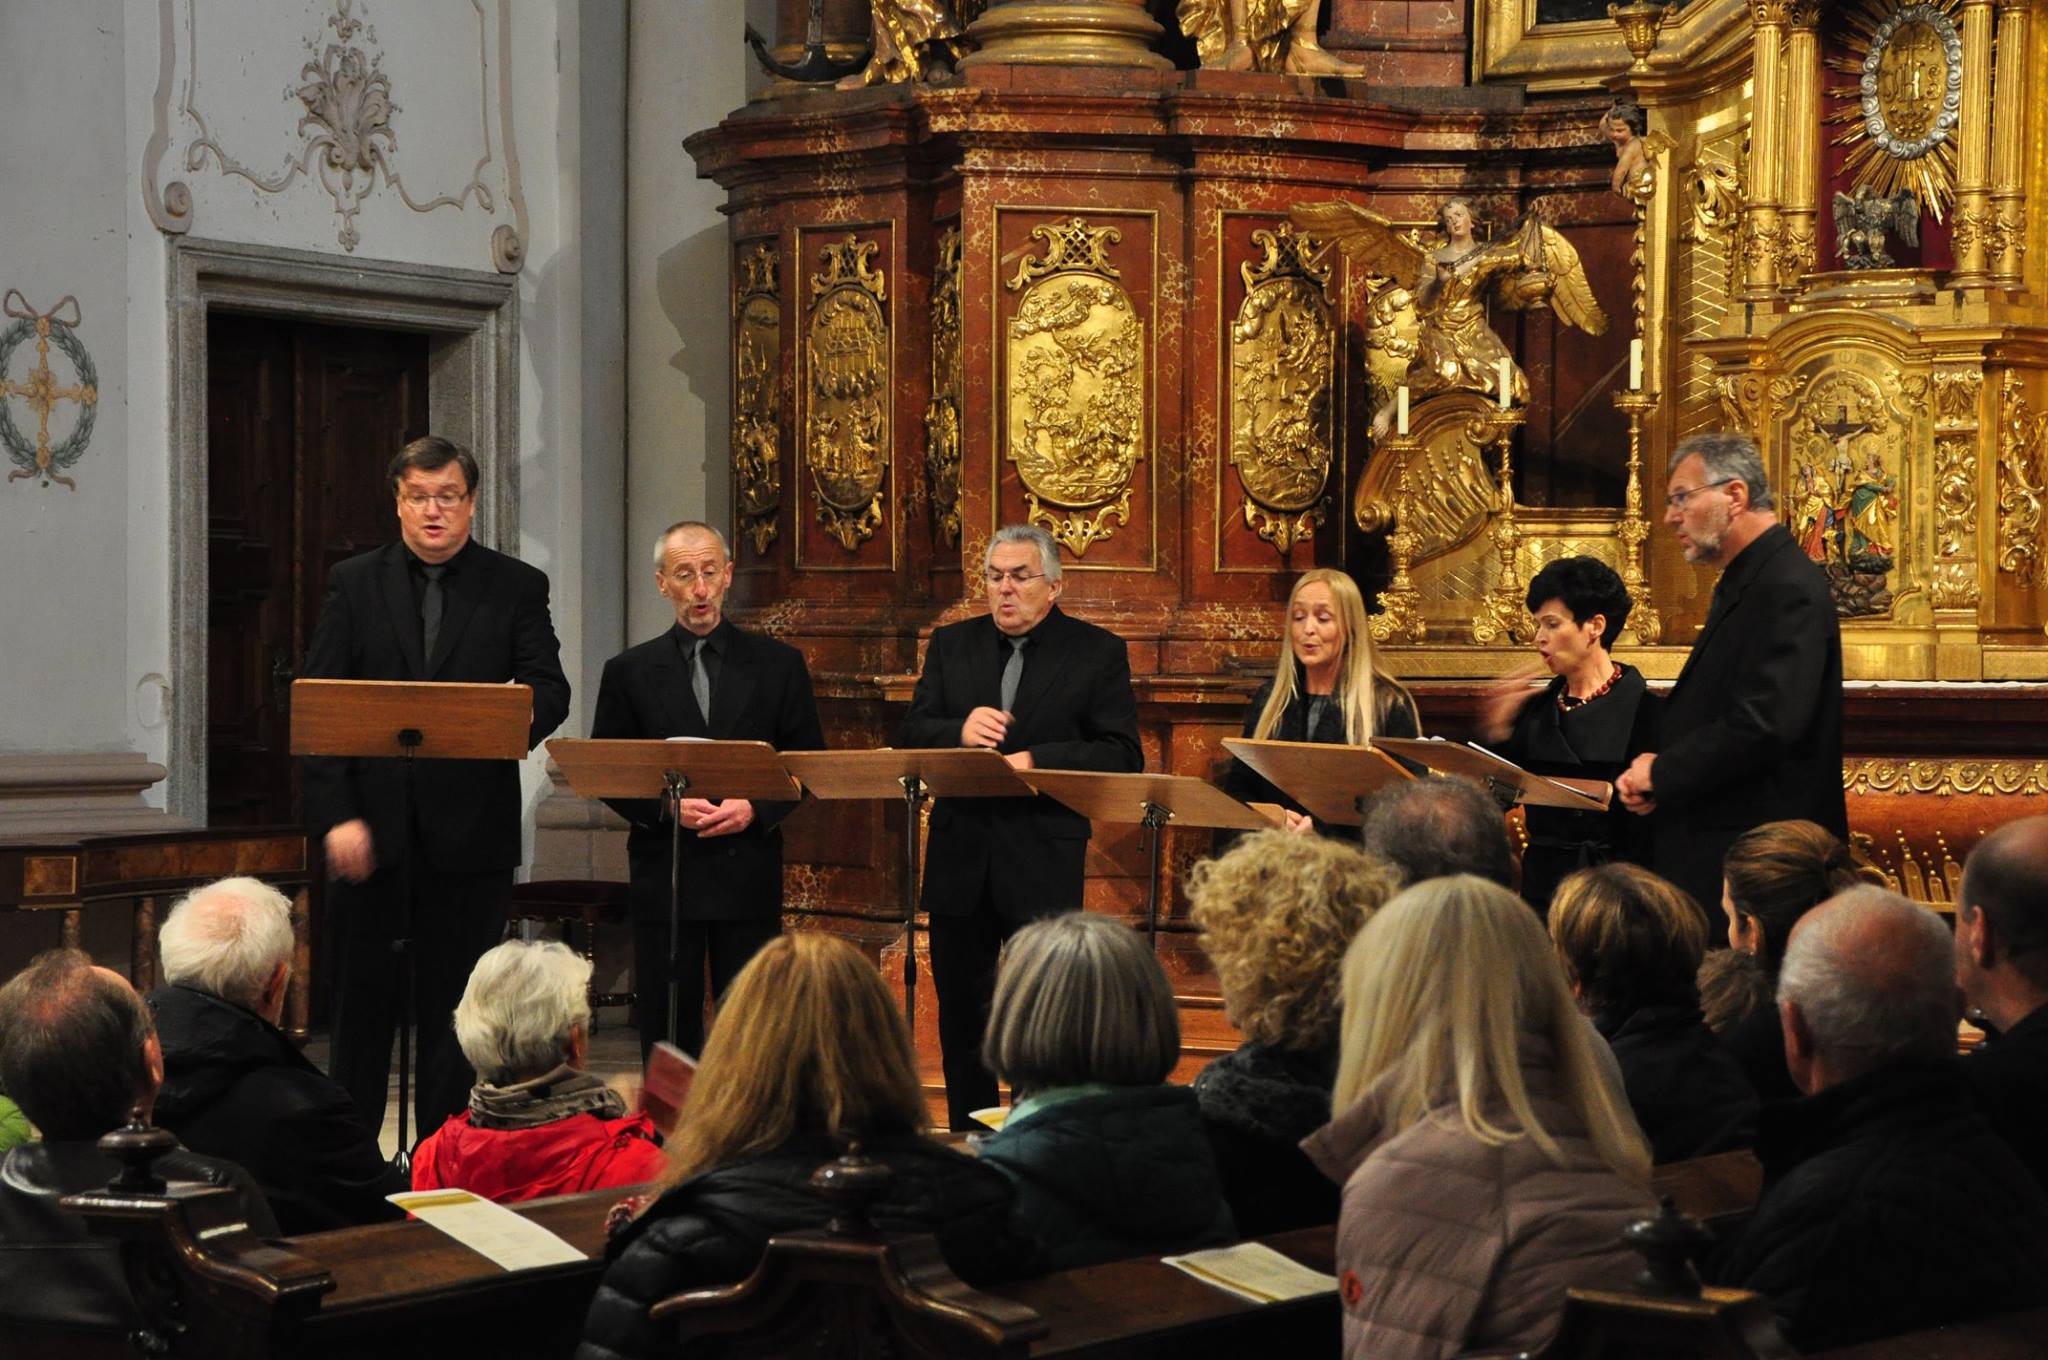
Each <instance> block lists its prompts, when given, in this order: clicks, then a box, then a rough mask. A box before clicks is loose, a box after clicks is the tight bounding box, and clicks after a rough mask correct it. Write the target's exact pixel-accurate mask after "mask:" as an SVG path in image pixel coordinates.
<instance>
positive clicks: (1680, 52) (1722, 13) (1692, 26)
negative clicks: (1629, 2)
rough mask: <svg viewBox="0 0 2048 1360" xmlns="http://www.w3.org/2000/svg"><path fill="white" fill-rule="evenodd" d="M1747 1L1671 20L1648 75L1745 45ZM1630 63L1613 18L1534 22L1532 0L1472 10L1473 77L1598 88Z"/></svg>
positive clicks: (1708, 6)
mask: <svg viewBox="0 0 2048 1360" xmlns="http://www.w3.org/2000/svg"><path fill="white" fill-rule="evenodd" d="M1748 10H1749V6H1748V5H1747V4H1746V3H1745V2H1744V0H1693V3H1692V4H1690V5H1687V6H1686V7H1685V9H1684V10H1682V11H1680V12H1679V13H1678V15H1676V16H1675V17H1674V18H1672V19H1670V20H1668V21H1667V22H1666V23H1665V25H1664V28H1663V31H1662V34H1661V35H1660V36H1659V38H1658V40H1657V47H1656V51H1655V55H1654V56H1653V57H1652V58H1651V60H1650V66H1651V69H1653V70H1659V71H1661V70H1665V69H1669V68H1673V67H1676V68H1680V69H1685V68H1688V67H1695V66H1697V65H1699V64H1700V63H1701V61H1702V60H1703V59H1704V58H1706V57H1708V56H1709V55H1714V56H1718V55H1719V51H1718V49H1719V48H1721V47H1724V46H1739V45H1745V44H1747V42H1748V40H1749V25H1748V23H1747V22H1746V15H1747V14H1748ZM1629 62H1630V53H1629V50H1628V43H1627V41H1626V40H1625V39H1624V37H1623V36H1622V30H1621V29H1620V28H1618V27H1616V26H1615V24H1614V21H1613V20H1611V19H1582V20H1579V21H1577V22H1575V23H1569V24H1539V23H1537V22H1536V0H1478V3H1477V4H1475V5H1473V7H1472V80H1473V82H1474V83H1475V84H1476V83H1478V82H1480V81H1486V80H1513V81H1518V82H1521V83H1524V84H1526V85H1527V86H1528V87H1529V88H1530V89H1531V90H1532V91H1533V90H1597V89H1601V88H1604V87H1605V86H1606V84H1607V82H1608V81H1609V80H1610V79H1612V77H1613V76H1614V73H1615V72H1617V71H1620V70H1622V69H1623V68H1625V67H1627V66H1628V65H1629Z"/></svg>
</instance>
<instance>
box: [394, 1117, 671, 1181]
mask: <svg viewBox="0 0 2048 1360" xmlns="http://www.w3.org/2000/svg"><path fill="white" fill-rule="evenodd" d="M660 1137H661V1135H660V1134H658V1133H657V1132H656V1131H655V1128H654V1121H653V1120H651V1119H649V1118H648V1117H647V1116H646V1115H644V1114H634V1115H628V1116H626V1117H625V1118H622V1119H603V1118H600V1117H599V1116H597V1115H595V1114H572V1115H569V1116H567V1117H566V1118H562V1119H557V1120H554V1121H552V1122H550V1123H546V1124H540V1125H536V1126H535V1127H533V1128H528V1129H479V1128H474V1127H472V1126H471V1125H470V1122H469V1111H467V1110H464V1111H463V1112H462V1113H461V1114H458V1115H456V1116H454V1117H453V1118H452V1119H450V1120H449V1121H448V1122H447V1123H445V1124H443V1125H442V1126H441V1127H440V1128H439V1129H436V1130H435V1131H434V1132H433V1133H432V1134H431V1135H429V1136H428V1137H427V1139H426V1140H425V1141H424V1142H422V1143H421V1144H420V1145H419V1147H418V1149H417V1150H416V1151H414V1153H413V1155H412V1188H413V1189H415V1190H441V1189H458V1190H469V1191H472V1192H474V1193H476V1194H479V1195H482V1196H484V1197H485V1198H486V1199H493V1200H496V1201H497V1202H498V1203H500V1204H516V1203H518V1202H519V1201H520V1200H528V1199H545V1198H547V1197H548V1196H550V1195H573V1194H576V1193H578V1192H579V1191H583V1190H603V1189H608V1188H611V1187H614V1186H625V1185H645V1184H646V1183H647V1182H649V1181H652V1180H654V1179H655V1178H657V1177H658V1176H660V1175H661V1170H662V1166H663V1157H662V1152H661V1142H660Z"/></svg>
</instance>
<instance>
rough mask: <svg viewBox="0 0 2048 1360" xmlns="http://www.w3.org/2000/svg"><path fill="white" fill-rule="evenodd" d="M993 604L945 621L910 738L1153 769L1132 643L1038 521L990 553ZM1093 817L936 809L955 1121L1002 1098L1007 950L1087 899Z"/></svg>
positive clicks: (935, 854)
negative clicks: (1074, 579) (996, 1033)
mask: <svg viewBox="0 0 2048 1360" xmlns="http://www.w3.org/2000/svg"><path fill="white" fill-rule="evenodd" d="M982 579H983V581H984V583H985V585H986V589H987V592H988V613H987V614H985V615H982V616H980V617H977V618H972V619H966V620H963V621H962V622H959V623H949V624H947V625H946V626H944V627H942V628H935V629H933V630H932V637H931V642H930V644H929V645H928V646H927V647H926V648H925V654H924V673H923V674H922V675H920V676H919V677H918V680H917V689H916V691H915V692H914V693H913V694H912V695H911V698H910V711H909V713H908V714H906V715H905V716H904V719H903V727H902V730H901V732H900V733H899V734H898V737H897V745H899V746H906V747H924V748H931V747H939V746H980V747H985V748H987V749H989V750H992V751H999V752H1001V753H1002V755H1003V758H1004V759H1005V760H1007V761H1009V762H1010V764H1012V765H1014V766H1017V767H1018V768H1020V769H1031V768H1033V767H1037V766H1044V767H1048V768H1051V769H1060V770H1095V771H1099V772H1105V773H1133V772H1135V771H1138V770H1141V769H1143V768H1144V765H1145V753H1144V750H1143V748H1142V747H1140V746H1139V744H1138V701H1137V698H1136V696H1135V695H1134V694H1133V693H1132V692H1131V658H1130V650H1129V648H1127V647H1126V646H1125V645H1124V641H1123V639H1122V638H1120V637H1118V636H1117V635H1116V634H1114V633H1111V632H1109V631H1107V630H1106V629H1102V628H1097V627H1096V626H1095V625H1094V624H1090V623H1083V622H1081V620H1079V619H1077V618H1074V617H1072V616H1070V615H1068V614H1067V613H1065V612H1063V611H1062V610H1061V609H1060V607H1059V598H1060V594H1061V592H1062V591H1063V590H1064V589H1065V588H1066V583H1065V582H1064V581H1063V580H1062V579H1061V571H1060V554H1059V547H1058V545H1056V544H1055V543H1054V542H1053V540H1052V535H1050V534H1048V533H1047V532H1046V531H1045V530H1043V529H1041V528H1039V527H1037V526H1036V525H1032V524H1010V525H1005V526H1004V527H1002V528H1001V529H998V530H997V531H996V532H995V534H994V536H993V537H992V538H990V540H989V544H988V549H987V551H986V552H985V553H984V554H983V555H982ZM1088 834H1089V824H1088V819H1087V818H1085V817H1083V816H1081V815H1080V814H1078V813H1075V812H1071V811H1069V810H1068V809H1066V808H1065V807H1062V806H1061V805H1060V804H1058V803H1056V802H1054V801H1053V800H1052V799H1050V798H1045V797H1037V798H971V799H958V800H955V799H948V798H941V799H939V800H938V801H937V802H935V803H933V804H932V817H931V834H930V837H929V838H928V841H927V847H926V851H925V854H926V862H925V873H924V890H923V905H924V909H925V911H926V913H927V914H928V916H929V917H930V920H931V958H932V986H933V990H934V991H936V992H937V993H938V998H939V1050H940V1054H941V1056H942V1059H943V1061H944V1065H945V1071H946V1107H947V1111H948V1113H949V1115H950V1117H951V1122H952V1126H953V1127H954V1128H955V1129H969V1128H973V1127H974V1126H975V1125H974V1121H973V1120H972V1119H971V1118H969V1112H970V1111H972V1110H975V1109H979V1108H981V1107H982V1106H985V1105H993V1104H995V1101H996V1079H995V1078H994V1077H993V1076H992V1075H990V1073H989V1071H988V1069H987V1068H986V1067H984V1066H982V1063H981V1031H982V1026H983V1024H984V1023H985V1022H986V1020H987V1018H988V1007H989V1000H990V998H991V997H992V996H994V995H995V971H996V956H997V955H998V954H999V953H1001V952H1002V947H1003V942H1004V941H1005V940H1007V939H1009V938H1010V936H1011V935H1013V934H1015V933H1016V932H1017V930H1018V929H1019V928H1020V927H1022V926H1024V925H1027V924H1029V923H1030V922H1032V921H1035V920H1037V919H1039V918H1040V917H1043V916H1057V915H1059V914H1060V913H1061V912H1067V911H1076V910H1079V909H1080V907H1081V880H1082V868H1083V865H1084V863H1085V861H1086V858H1087V853H1088Z"/></svg>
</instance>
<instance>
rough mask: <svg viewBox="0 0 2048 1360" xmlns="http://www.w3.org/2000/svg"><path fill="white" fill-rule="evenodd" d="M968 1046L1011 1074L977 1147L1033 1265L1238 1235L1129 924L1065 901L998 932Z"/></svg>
mask: <svg viewBox="0 0 2048 1360" xmlns="http://www.w3.org/2000/svg"><path fill="white" fill-rule="evenodd" d="M981 1059H982V1061H983V1062H984V1063H986V1064H987V1065H988V1068H989V1070H990V1071H991V1072H994V1073H995V1074H996V1077H997V1078H998V1079H999V1080H1001V1081H1004V1082H1007V1083H1008V1084H1009V1087H1010V1098H1011V1100H1012V1102H1013V1104H1012V1105H1011V1107H1010V1113H1009V1117H1008V1119H1007V1120H1006V1121H1005V1122H1004V1124H1003V1127H1002V1128H1001V1129H1000V1130H999V1131H998V1132H996V1133H995V1134H993V1135H992V1136H990V1137H989V1138H988V1140H987V1141H986V1142H984V1143H983V1144H982V1146H981V1159H982V1160H983V1161H984V1162H987V1163H988V1164H989V1165H991V1166H993V1167H995V1168H996V1170H998V1171H1000V1172H1002V1173H1003V1174H1004V1175H1005V1176H1007V1177H1009V1179H1010V1181H1011V1183H1012V1185H1013V1186H1014V1187H1015V1189H1016V1197H1017V1198H1016V1206H1015V1208H1014V1210H1013V1211H1012V1222H1013V1223H1014V1224H1015V1225H1016V1227H1017V1229H1018V1235H1019V1236H1021V1237H1023V1238H1025V1239H1027V1240H1028V1241H1029V1242H1030V1243H1031V1255H1030V1257H1029V1263H1030V1266H1031V1268H1032V1269H1033V1270H1068V1269H1071V1268H1073V1267H1075V1266H1086V1265H1094V1264H1096V1263H1097V1262H1100V1261H1114V1260H1118V1259H1121V1258H1123V1257H1126V1256H1157V1255H1160V1254H1162V1253H1165V1252H1176V1251H1186V1250H1189V1249H1190V1248H1193V1247H1209V1246H1215V1245H1217V1244H1219V1243H1223V1242H1228V1241H1230V1240H1232V1239H1233V1238H1234V1237H1236V1235H1237V1233H1236V1228H1235V1225H1234V1224H1233V1223H1232V1221H1231V1217H1230V1206H1229V1205H1228V1204H1226V1203H1225V1202H1224V1198H1223V1188H1222V1186H1221V1185H1220V1184H1219V1182H1218V1181H1217V1178H1216V1161H1215V1158H1214V1156H1213V1155H1212V1154H1211V1153H1210V1151H1209V1140H1208V1138H1207V1137H1206V1135H1204V1133H1203V1132H1202V1115H1201V1110H1200V1109H1199V1107H1198V1106H1197V1105H1196V1103H1195V1093H1194V1092H1193V1091H1190V1090H1189V1089H1188V1088H1187V1087H1185V1086H1168V1085H1166V1084H1165V1082H1166V1077H1167V1074H1168V1073H1170V1072H1171V1071H1173V1066H1174V1064H1175V1063H1176V1062H1177V1061H1179V1059H1180V1019H1179V1015H1178V1012H1177V1011H1176V1009H1175V1007H1174V1002H1173V989H1172V987H1170V986H1169V985H1168V984H1167V981H1166V974H1165V973H1163V972H1161V971H1160V968H1159V962H1158V960H1156V959H1155V958H1153V957H1152V951H1151V950H1150V949H1148V948H1147V947H1146V945H1145V941H1144V940H1142V939H1140V938H1139V936H1138V935H1137V933H1136V932H1135V931H1133V930H1132V929H1131V928H1130V927H1129V926H1126V925H1124V924H1123V923H1122V922H1120V921H1113V920H1111V919H1110V918H1108V917H1107V916H1095V915H1091V914H1089V913H1088V912H1084V911H1076V912H1070V913H1068V914H1067V915H1064V916H1055V917H1051V918H1049V919H1047V920H1043V921H1039V922H1036V923H1035V924H1032V925H1029V926H1026V927H1025V928H1024V929H1023V930H1020V931H1018V932H1017V934H1016V935H1014V936H1012V937H1011V939H1010V942H1009V943H1008V944H1007V945H1005V946H1004V947H1003V953H1002V959H1001V962H1000V963H999V964H998V965H997V972H996V994H995V1001H994V1003H993V1004H992V1005H991V1007H990V1009H989V1018H988V1031H987V1033H986V1035H985V1036H984V1037H983V1040H982V1046H981Z"/></svg>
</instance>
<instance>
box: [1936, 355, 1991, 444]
mask: <svg viewBox="0 0 2048 1360" xmlns="http://www.w3.org/2000/svg"><path fill="white" fill-rule="evenodd" d="M1983 390H1984V374H1983V372H1982V371H1981V370H1978V369H1974V368H1959V369H1942V370H1940V371H1938V372H1936V373H1935V375H1934V424H1935V427H1936V428H1937V429H1943V430H1952V429H1956V428H1959V427H1961V426H1974V425H1975V424H1976V423H1977V396H1978V394H1979V393H1981V392H1982V391H1983Z"/></svg>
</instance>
